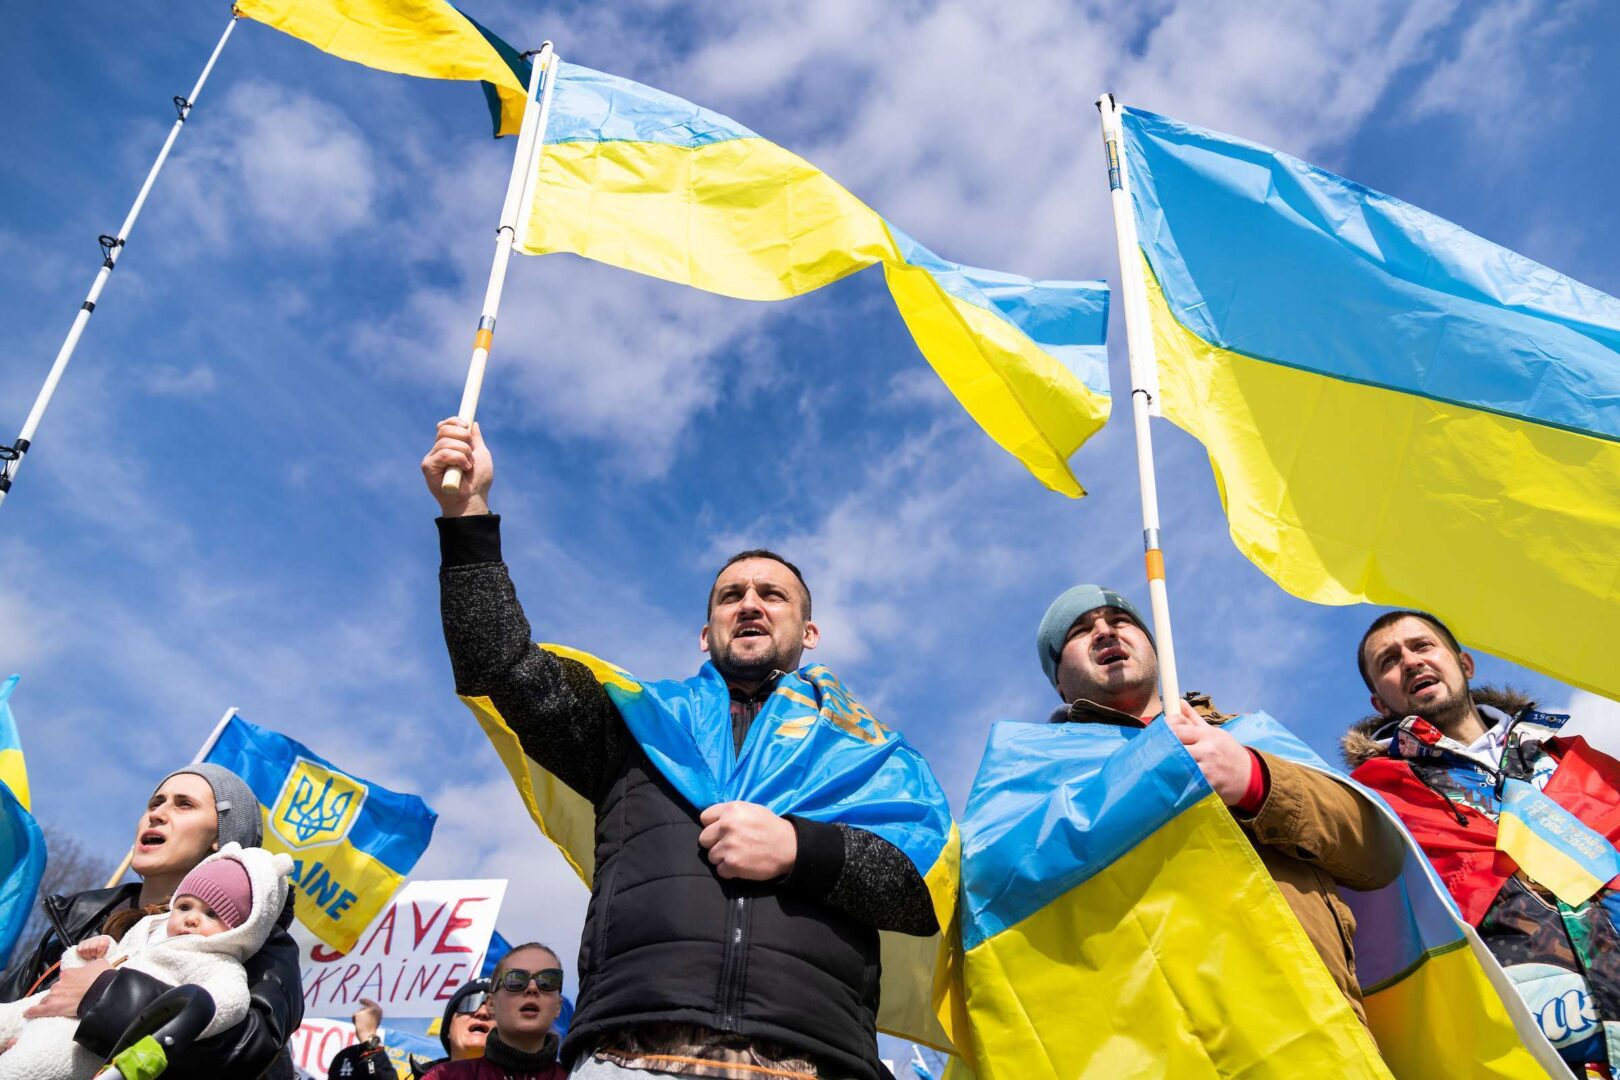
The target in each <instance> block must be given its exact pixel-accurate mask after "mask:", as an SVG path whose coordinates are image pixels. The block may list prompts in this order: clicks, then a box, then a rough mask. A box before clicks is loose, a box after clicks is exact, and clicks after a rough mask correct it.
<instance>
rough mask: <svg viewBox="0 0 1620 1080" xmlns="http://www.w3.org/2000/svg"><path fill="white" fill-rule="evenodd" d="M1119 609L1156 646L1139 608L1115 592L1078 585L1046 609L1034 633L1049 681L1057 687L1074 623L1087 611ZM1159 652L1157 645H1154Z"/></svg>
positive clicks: (1095, 586) (1097, 587)
mask: <svg viewBox="0 0 1620 1080" xmlns="http://www.w3.org/2000/svg"><path fill="white" fill-rule="evenodd" d="M1102 607H1112V608H1119V610H1121V611H1123V612H1124V613H1125V614H1127V615H1129V616H1130V617H1131V621H1132V622H1134V623H1136V625H1137V626H1140V627H1141V628H1142V632H1143V633H1145V634H1146V635H1147V636H1148V641H1150V642H1153V630H1152V628H1151V627H1149V626H1148V624H1147V621H1146V620H1145V619H1143V618H1142V613H1141V612H1140V611H1137V610H1136V606H1135V605H1134V604H1132V603H1131V602H1130V601H1129V600H1127V599H1125V598H1124V597H1123V596H1121V595H1119V593H1117V592H1115V591H1114V590H1113V589H1105V588H1103V587H1102V586H1101V585H1076V586H1075V587H1074V588H1072V589H1070V590H1069V591H1068V592H1066V593H1064V594H1063V595H1062V596H1060V597H1058V598H1057V599H1056V600H1054V601H1052V606H1051V607H1049V608H1047V609H1046V614H1045V615H1044V616H1042V617H1041V628H1040V629H1039V630H1038V631H1036V632H1035V650H1036V652H1038V653H1039V654H1040V657H1041V670H1042V671H1044V672H1046V678H1047V680H1048V681H1049V682H1050V683H1051V684H1052V685H1053V686H1054V687H1056V686H1057V670H1058V657H1059V656H1061V655H1063V645H1064V643H1065V642H1066V641H1067V640H1068V638H1069V628H1070V627H1072V626H1073V625H1074V624H1075V620H1077V619H1079V618H1080V616H1082V615H1084V614H1085V613H1086V612H1088V611H1096V610H1097V609H1098V608H1102ZM1153 647H1154V648H1155V649H1157V648H1158V647H1159V646H1158V643H1157V642H1153Z"/></svg>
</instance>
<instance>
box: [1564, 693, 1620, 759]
mask: <svg viewBox="0 0 1620 1080" xmlns="http://www.w3.org/2000/svg"><path fill="white" fill-rule="evenodd" d="M1556 711H1558V712H1566V713H1569V723H1568V724H1566V725H1565V726H1564V730H1563V734H1565V735H1584V736H1585V737H1586V741H1587V742H1589V743H1591V744H1592V745H1593V746H1594V747H1596V748H1597V749H1599V750H1601V751H1603V752H1604V753H1605V754H1608V755H1609V756H1610V757H1613V758H1616V759H1620V702H1616V701H1611V700H1610V699H1608V698H1606V697H1601V696H1599V695H1597V694H1593V693H1589V692H1587V691H1585V690H1578V691H1576V693H1575V696H1574V697H1572V698H1571V699H1570V700H1569V703H1568V704H1566V705H1564V706H1563V707H1562V708H1559V709H1558V710H1556Z"/></svg>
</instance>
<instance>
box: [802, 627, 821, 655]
mask: <svg viewBox="0 0 1620 1080" xmlns="http://www.w3.org/2000/svg"><path fill="white" fill-rule="evenodd" d="M820 640H821V627H819V626H817V625H816V624H815V623H813V622H806V623H805V624H804V647H805V648H807V649H813V648H815V647H816V642H818V641H820Z"/></svg>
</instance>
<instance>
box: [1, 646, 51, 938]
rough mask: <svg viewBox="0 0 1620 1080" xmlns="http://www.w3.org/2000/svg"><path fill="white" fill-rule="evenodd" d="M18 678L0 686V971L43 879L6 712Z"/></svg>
mask: <svg viewBox="0 0 1620 1080" xmlns="http://www.w3.org/2000/svg"><path fill="white" fill-rule="evenodd" d="M18 678H19V677H18V676H16V675H13V676H11V677H10V678H8V679H7V680H6V681H5V682H3V683H0V968H5V967H6V966H8V965H9V964H10V963H11V951H12V949H14V948H15V947H16V945H17V938H18V936H19V935H21V934H22V930H23V926H24V925H26V924H27V922H28V916H29V915H30V914H31V913H32V912H33V910H34V903H35V901H36V900H37V899H38V897H39V883H40V880H41V879H42V878H43V877H44V876H45V855H46V853H45V834H44V833H42V832H41V831H40V828H39V823H38V822H36V821H35V820H34V815H33V813H32V812H31V800H30V796H29V791H28V768H27V765H26V764H25V763H24V761H23V753H22V740H21V739H20V738H19V737H18V735H17V719H16V717H15V716H13V715H12V712H11V693H12V691H13V690H15V689H16V688H17V682H18Z"/></svg>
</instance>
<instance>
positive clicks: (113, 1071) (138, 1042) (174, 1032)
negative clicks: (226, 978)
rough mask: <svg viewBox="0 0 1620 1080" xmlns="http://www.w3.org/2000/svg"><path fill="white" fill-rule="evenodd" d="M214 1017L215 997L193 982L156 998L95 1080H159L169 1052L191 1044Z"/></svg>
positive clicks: (131, 1027) (165, 1067) (164, 1068)
mask: <svg viewBox="0 0 1620 1080" xmlns="http://www.w3.org/2000/svg"><path fill="white" fill-rule="evenodd" d="M213 1018H214V999H213V998H211V997H209V996H208V991H206V990H204V989H203V988H202V987H200V986H194V985H192V984H190V983H187V984H185V985H184V986H177V987H175V988H174V989H173V990H170V991H168V992H166V993H164V994H163V995H162V996H160V997H158V998H156V999H155V1000H153V1002H152V1003H151V1004H150V1005H148V1006H147V1007H146V1008H145V1009H143V1010H141V1014H140V1015H139V1016H137V1017H136V1018H135V1019H134V1020H133V1021H131V1022H130V1025H129V1027H127V1028H125V1029H124V1033H123V1035H121V1036H119V1039H118V1045H117V1047H116V1048H115V1049H114V1051H113V1054H112V1056H111V1057H110V1058H108V1059H107V1063H106V1064H105V1065H103V1066H102V1068H101V1071H100V1072H98V1073H96V1076H95V1080H155V1078H156V1077H159V1076H162V1075H163V1072H164V1070H166V1069H167V1068H168V1067H169V1055H170V1054H172V1053H174V1052H175V1051H177V1050H183V1049H185V1048H186V1047H188V1046H190V1045H191V1043H192V1042H193V1040H195V1039H196V1038H197V1036H199V1035H201V1034H202V1032H203V1029H204V1028H206V1027H207V1026H208V1022H209V1021H210V1020H212V1019H213Z"/></svg>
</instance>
